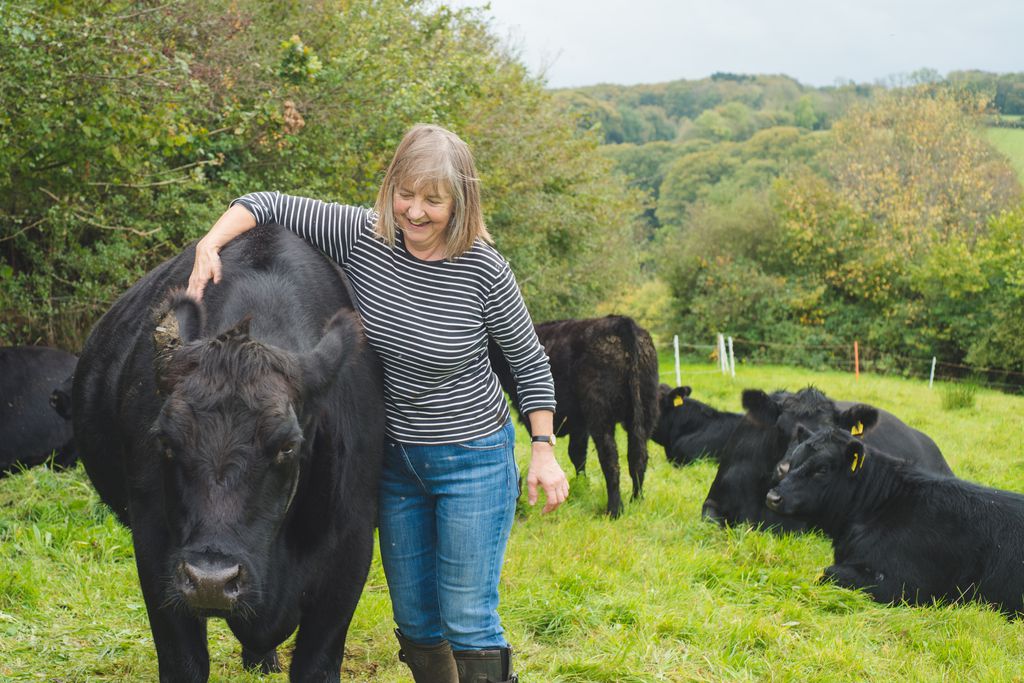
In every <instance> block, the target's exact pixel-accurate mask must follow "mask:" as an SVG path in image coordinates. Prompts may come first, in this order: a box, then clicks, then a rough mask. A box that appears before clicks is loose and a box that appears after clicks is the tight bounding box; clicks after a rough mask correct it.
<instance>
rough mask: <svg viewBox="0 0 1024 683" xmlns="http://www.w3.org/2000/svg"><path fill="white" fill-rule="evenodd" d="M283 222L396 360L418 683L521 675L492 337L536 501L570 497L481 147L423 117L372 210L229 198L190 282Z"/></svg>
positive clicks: (394, 558)
mask: <svg viewBox="0 0 1024 683" xmlns="http://www.w3.org/2000/svg"><path fill="white" fill-rule="evenodd" d="M267 223H280V224H282V225H284V226H285V227H287V228H288V229H290V230H293V231H294V232H296V233H298V234H299V235H301V236H302V237H304V238H305V239H306V240H308V241H309V242H311V243H312V244H314V245H315V246H317V247H319V248H320V249H321V250H322V251H324V252H325V253H326V254H327V255H328V256H329V257H331V258H332V259H334V260H335V261H336V262H338V263H339V264H340V265H341V267H342V268H343V269H344V270H345V272H346V273H347V275H348V277H349V280H350V282H351V285H352V289H353V292H354V295H355V300H356V305H357V307H358V309H359V311H360V314H361V316H362V319H363V325H364V328H365V330H366V337H367V340H368V341H369V343H370V344H371V345H372V346H373V347H374V349H375V350H376V351H377V353H378V355H379V356H380V358H381V362H382V364H383V366H384V396H385V405H386V412H387V414H386V429H387V445H386V453H385V462H384V471H383V472H382V475H381V487H380V522H379V524H380V549H381V559H382V562H383V565H384V573H385V575H386V577H387V581H388V589H389V592H390V595H391V602H392V605H393V608H394V618H395V622H396V624H397V625H398V629H397V630H396V631H395V633H396V635H397V636H398V641H399V644H400V646H401V651H400V652H399V657H400V658H401V659H402V661H404V662H406V664H408V665H409V668H410V669H411V670H412V673H413V678H414V679H415V680H416V681H417V682H418V683H423V682H430V683H456V682H466V681H473V682H474V683H482V682H484V681H491V682H494V683H498V682H499V681H515V680H517V678H516V676H515V674H514V673H513V672H512V665H511V657H510V652H511V651H510V649H509V646H508V643H507V642H506V640H505V638H504V634H503V630H502V627H501V622H500V620H499V618H498V613H497V606H498V579H499V574H500V570H501V564H502V560H503V557H504V552H505V546H506V543H507V541H508V536H509V533H510V531H511V528H512V519H513V515H514V512H515V501H516V498H517V495H518V481H519V474H518V470H517V468H516V463H515V460H514V458H513V451H512V449H513V445H514V443H515V433H514V429H513V427H512V422H511V419H510V417H509V411H508V406H507V403H506V401H505V398H504V394H502V392H501V388H500V386H499V384H498V381H497V379H496V377H495V375H494V373H493V372H492V371H491V367H490V363H489V362H488V359H487V341H488V337H491V338H493V339H494V340H495V341H496V342H497V343H498V345H499V346H500V347H501V349H502V351H503V352H504V354H505V356H506V357H507V358H508V361H509V363H510V365H511V366H512V368H513V370H514V374H515V376H516V378H517V388H518V392H519V398H520V402H521V407H522V411H523V413H524V414H527V415H528V419H529V422H530V431H531V433H532V434H533V443H532V449H533V453H532V458H531V460H530V468H529V473H528V476H527V491H528V500H529V503H530V504H531V505H533V504H534V503H536V501H537V496H538V491H537V489H538V487H540V488H541V489H543V491H544V493H545V496H546V504H545V506H544V512H550V511H551V510H554V509H555V508H557V507H558V506H559V505H560V504H561V503H562V502H563V501H565V499H566V498H567V497H568V495H569V484H568V481H567V480H566V477H565V473H564V472H563V471H562V469H561V467H559V465H558V463H557V462H556V460H555V457H554V448H553V446H554V437H553V434H554V431H553V426H552V419H553V411H554V408H555V397H554V385H553V382H552V379H551V371H550V368H549V366H548V360H547V356H546V355H545V354H544V349H543V347H542V346H541V345H540V343H539V342H538V340H537V335H536V333H535V332H534V329H533V325H532V322H531V321H530V316H529V313H528V312H527V310H526V307H525V305H524V304H523V300H522V296H521V295H520V293H519V289H518V287H517V285H516V282H515V278H514V277H513V275H512V272H511V270H510V269H509V266H508V263H507V262H506V261H505V260H504V258H502V257H501V255H500V254H499V253H498V252H497V251H496V250H495V249H494V248H493V247H492V246H491V238H490V235H489V234H488V232H487V228H486V227H485V225H484V221H483V214H482V211H481V207H480V189H479V180H478V178H477V175H476V169H475V166H474V163H473V157H472V154H471V153H470V151H469V148H468V146H467V145H466V144H465V143H464V142H463V141H462V140H461V139H459V138H458V136H456V135H455V134H454V133H452V132H450V131H448V130H445V129H444V128H441V127H438V126H432V125H417V126H414V127H413V128H412V129H410V130H409V132H408V133H406V135H405V137H404V138H403V139H402V142H401V143H400V144H399V146H398V149H397V150H396V151H395V156H394V158H393V159H392V160H391V164H390V166H389V167H388V170H387V173H386V174H385V176H384V181H383V183H382V184H381V187H380V192H379V193H378V195H377V202H376V206H375V208H374V211H368V210H366V209H362V208H359V207H354V206H341V205H339V204H328V203H325V202H320V201H317V200H313V199H306V198H302V197H290V196H287V195H282V194H279V193H276V192H257V193H253V194H249V195H246V196H244V197H242V198H240V199H237V200H235V201H234V202H232V205H231V207H230V208H229V209H228V210H227V211H226V212H225V213H224V215H222V216H221V217H220V219H218V220H217V222H216V223H215V224H214V226H213V228H211V230H210V232H209V233H208V234H207V235H206V236H205V237H203V239H201V240H200V241H199V243H198V244H197V245H196V262H195V266H194V269H193V272H192V276H191V278H190V279H189V292H190V293H191V294H193V295H194V296H196V297H197V298H199V297H201V296H202V292H203V288H204V287H205V286H206V284H207V282H208V281H209V280H210V279H211V278H212V279H213V281H214V282H215V283H216V282H219V281H220V259H219V256H218V253H219V251H220V249H221V247H223V246H224V245H225V244H227V243H228V242H229V241H230V240H231V239H232V238H234V237H235V236H237V235H239V234H240V233H242V232H244V231H246V230H248V229H250V228H252V227H254V226H256V225H257V224H259V225H263V224H267Z"/></svg>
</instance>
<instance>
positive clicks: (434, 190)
mask: <svg viewBox="0 0 1024 683" xmlns="http://www.w3.org/2000/svg"><path fill="white" fill-rule="evenodd" d="M392 201H393V203H394V209H395V218H396V219H397V221H398V227H400V228H401V229H402V233H403V235H404V236H405V247H406V249H408V250H409V252H410V253H411V254H412V255H413V256H415V257H417V258H420V259H424V260H437V259H440V258H444V257H445V255H446V254H445V248H444V245H445V241H446V238H447V232H448V225H449V222H450V221H451V217H452V213H453V212H454V209H455V201H454V199H452V196H451V194H450V193H449V192H448V191H447V190H446V189H445V188H444V187H443V184H442V183H429V182H424V183H419V184H416V185H414V184H413V183H412V182H409V181H406V182H403V183H400V184H399V185H398V186H397V187H396V188H395V193H394V197H393V199H392Z"/></svg>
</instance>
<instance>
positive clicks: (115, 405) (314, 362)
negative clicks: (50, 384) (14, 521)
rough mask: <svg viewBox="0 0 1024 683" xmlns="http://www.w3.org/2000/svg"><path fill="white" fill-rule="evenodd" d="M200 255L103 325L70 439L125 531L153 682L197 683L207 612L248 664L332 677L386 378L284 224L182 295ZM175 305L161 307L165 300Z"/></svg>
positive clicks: (184, 258)
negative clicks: (288, 654) (199, 288)
mask: <svg viewBox="0 0 1024 683" xmlns="http://www.w3.org/2000/svg"><path fill="white" fill-rule="evenodd" d="M194 258H195V255H194V249H193V248H192V247H189V248H188V249H186V250H185V251H184V252H183V253H181V254H180V255H178V256H176V257H174V258H172V259H170V260H168V261H166V262H164V263H163V264H162V265H160V266H158V267H157V268H156V269H154V270H153V271H151V272H150V273H149V274H147V275H146V276H145V277H143V278H142V279H141V280H140V281H139V282H137V283H136V284H135V285H134V286H133V287H132V288H131V289H129V290H128V292H126V293H125V294H124V295H123V296H122V297H121V298H120V299H119V300H118V301H117V302H116V303H115V304H114V305H113V307H112V308H111V309H110V310H109V311H108V312H107V313H106V315H104V316H103V318H101V319H100V321H99V322H98V323H97V324H96V326H95V327H94V328H93V330H92V332H91V334H90V336H89V339H88V341H87V342H86V345H85V348H84V350H83V351H82V356H81V360H80V361H79V364H78V370H77V371H76V373H75V381H74V386H73V390H72V408H73V415H74V423H75V438H76V439H77V441H78V444H79V446H80V452H81V459H82V462H83V463H84V465H85V469H86V472H87V473H88V475H89V477H90V479H91V480H92V482H93V485H94V486H95V487H96V490H97V491H98V492H99V494H100V497H101V498H102V499H103V501H104V502H105V503H106V504H107V505H109V506H110V507H111V508H112V509H113V510H114V512H115V513H116V514H117V516H118V518H119V519H120V521H121V522H123V523H124V524H126V525H127V526H129V527H130V528H131V531H132V539H133V542H134V545H135V556H136V564H137V568H138V572H139V582H140V583H141V586H142V592H143V596H144V598H145V601H146V609H147V611H148V614H149V622H150V627H151V629H152V632H153V641H154V643H155V645H156V651H157V657H158V660H159V668H160V680H161V681H205V680H207V678H208V676H209V670H210V662H209V654H208V652H207V647H206V619H207V618H208V617H221V618H224V619H225V620H226V621H227V624H228V626H229V627H230V628H231V630H232V632H233V633H234V634H235V636H236V637H237V638H238V640H239V641H240V642H241V644H242V663H243V665H244V666H245V667H246V668H258V669H260V670H262V671H263V672H271V671H279V670H280V664H279V662H278V659H277V651H276V648H277V645H278V644H280V643H281V642H282V641H283V640H284V639H285V638H287V637H288V636H289V635H290V634H291V633H292V632H293V631H294V630H295V629H296V628H298V636H297V637H296V641H295V650H294V653H293V655H292V660H291V668H290V680H292V681H338V680H339V677H340V668H341V660H342V655H343V652H344V646H345V636H346V633H347V631H348V626H349V622H350V621H351V618H352V613H353V611H354V610H355V607H356V602H357V601H358V599H359V595H360V593H361V592H362V588H363V585H364V583H365V581H366V576H367V573H368V571H369V567H370V560H371V557H372V554H373V530H374V522H375V517H376V506H377V482H378V480H379V475H380V466H381V458H382V456H383V429H384V427H383V414H384V405H383V397H382V386H383V381H382V377H381V375H380V367H379V363H378V361H377V358H376V356H375V355H374V354H373V352H372V350H371V349H370V348H369V347H368V346H367V345H366V343H365V341H364V339H363V336H362V329H361V326H360V323H359V321H358V317H357V316H356V314H355V313H354V311H353V308H352V298H351V295H350V293H349V290H348V287H347V284H346V282H345V281H344V279H343V277H342V275H341V272H340V270H338V269H337V267H336V266H334V265H333V264H331V263H330V262H329V261H328V260H327V259H326V258H324V257H323V256H322V255H321V254H319V253H318V252H317V251H316V250H314V249H313V248H312V247H310V246H309V245H308V244H306V243H305V242H303V241H302V240H301V239H300V238H299V237H297V236H295V235H293V234H292V233H290V232H288V231H287V230H284V229H281V228H279V227H263V228H256V229H254V230H251V231H249V232H247V233H246V234H244V235H243V236H241V237H239V238H237V239H235V240H233V241H232V242H231V243H230V244H228V245H227V246H226V247H225V248H224V250H223V251H222V252H221V259H222V265H223V280H222V281H221V283H220V284H217V285H213V284H211V285H209V286H208V287H207V289H206V293H205V295H204V297H203V301H202V303H199V302H197V301H195V300H194V299H191V298H189V297H187V296H186V295H184V294H183V293H182V291H181V288H183V287H184V286H185V284H186V283H187V281H188V277H189V274H190V272H191V270H192V264H193V261H194ZM169 292H170V294H168V293H169Z"/></svg>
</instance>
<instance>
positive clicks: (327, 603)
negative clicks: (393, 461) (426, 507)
mask: <svg viewBox="0 0 1024 683" xmlns="http://www.w3.org/2000/svg"><path fill="white" fill-rule="evenodd" d="M369 533H371V534H372V533H373V532H372V530H371V531H370V532H369ZM350 538H351V539H355V540H352V541H350V542H345V543H342V544H341V546H340V550H339V555H338V557H339V558H343V559H344V562H345V564H343V565H339V566H337V567H336V568H335V570H334V571H333V572H332V573H331V579H330V580H331V582H332V583H333V584H334V585H335V586H336V589H335V591H334V592H333V593H331V594H328V595H321V596H319V597H318V601H317V603H316V604H306V605H304V606H303V613H302V619H301V621H300V622H299V632H298V634H297V635H296V636H295V652H294V654H293V655H292V663H291V667H290V668H289V671H288V680H289V681H290V682H291V683H300V682H302V683H306V682H308V683H314V682H315V683H340V680H341V661H342V658H343V657H344V654H345V638H346V636H347V635H348V627H349V624H350V623H351V621H352V614H353V613H354V612H355V611H356V603H358V602H359V596H360V594H361V593H362V591H363V585H364V584H365V583H366V576H367V574H368V573H369V570H370V560H371V559H372V553H373V537H372V536H370V537H369V538H365V537H363V534H362V533H359V534H353V535H352V536H350Z"/></svg>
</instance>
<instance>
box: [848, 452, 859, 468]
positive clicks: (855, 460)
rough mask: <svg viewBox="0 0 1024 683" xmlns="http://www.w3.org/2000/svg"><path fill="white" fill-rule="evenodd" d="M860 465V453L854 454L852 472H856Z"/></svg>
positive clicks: (851, 465)
mask: <svg viewBox="0 0 1024 683" xmlns="http://www.w3.org/2000/svg"><path fill="white" fill-rule="evenodd" d="M858 465H860V453H857V452H854V454H853V462H852V463H850V471H851V472H856V471H857V467H858Z"/></svg>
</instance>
